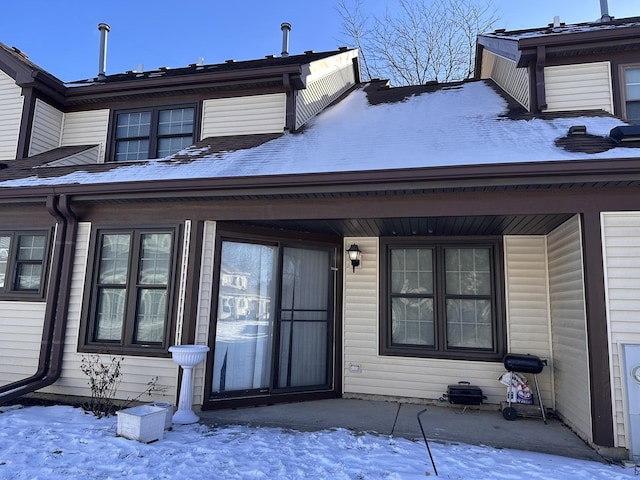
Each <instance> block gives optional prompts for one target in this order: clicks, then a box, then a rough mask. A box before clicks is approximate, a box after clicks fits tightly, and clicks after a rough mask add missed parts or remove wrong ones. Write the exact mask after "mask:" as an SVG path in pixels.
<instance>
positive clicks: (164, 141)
mask: <svg viewBox="0 0 640 480" xmlns="http://www.w3.org/2000/svg"><path fill="white" fill-rule="evenodd" d="M195 111H196V109H195V106H193V105H191V106H180V107H163V108H150V109H142V110H129V111H121V112H116V114H115V126H114V140H113V145H112V155H111V158H112V160H113V161H116V162H125V161H131V160H146V159H149V158H163V157H167V156H169V155H172V154H174V153H176V152H178V151H180V150H182V149H183V148H186V147H188V146H189V145H192V144H193V142H194V138H195V130H194V127H195Z"/></svg>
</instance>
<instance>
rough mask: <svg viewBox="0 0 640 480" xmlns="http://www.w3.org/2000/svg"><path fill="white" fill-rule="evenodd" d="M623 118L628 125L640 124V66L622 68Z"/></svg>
mask: <svg viewBox="0 0 640 480" xmlns="http://www.w3.org/2000/svg"><path fill="white" fill-rule="evenodd" d="M622 71H623V74H624V75H623V76H624V79H623V81H624V107H625V115H624V117H625V118H626V120H627V121H628V122H629V123H632V124H634V125H637V124H640V65H636V66H628V67H623V69H622Z"/></svg>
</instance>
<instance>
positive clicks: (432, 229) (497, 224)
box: [243, 214, 572, 237]
mask: <svg viewBox="0 0 640 480" xmlns="http://www.w3.org/2000/svg"><path fill="white" fill-rule="evenodd" d="M570 217H572V215H570V214H562V215H493V216H466V217H410V218H354V219H341V220H273V221H272V220H269V221H266V220H255V221H251V222H243V223H244V224H245V225H247V224H249V225H253V226H259V227H266V228H276V229H285V230H293V231H302V232H309V233H322V234H330V235H338V236H341V237H377V236H381V237H387V236H388V237H391V236H414V235H415V236H422V235H424V236H429V235H433V236H470V235H479V236H485V235H545V234H548V233H549V232H551V231H552V230H553V229H554V228H556V227H557V226H559V225H561V224H562V223H564V222H565V221H566V220H568V219H569V218H570Z"/></svg>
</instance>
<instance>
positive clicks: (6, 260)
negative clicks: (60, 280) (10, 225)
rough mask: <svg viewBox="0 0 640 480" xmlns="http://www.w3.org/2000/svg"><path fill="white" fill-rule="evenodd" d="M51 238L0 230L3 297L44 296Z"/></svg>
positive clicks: (0, 281)
mask: <svg viewBox="0 0 640 480" xmlns="http://www.w3.org/2000/svg"><path fill="white" fill-rule="evenodd" d="M48 245H49V235H48V233H47V232H44V231H38V232H28V231H26V232H7V231H0V295H15V296H25V295H30V296H32V295H35V296H39V297H41V296H43V294H44V278H45V271H46V259H47V254H48Z"/></svg>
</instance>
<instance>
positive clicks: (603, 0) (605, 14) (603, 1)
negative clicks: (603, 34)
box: [600, 0, 611, 22]
mask: <svg viewBox="0 0 640 480" xmlns="http://www.w3.org/2000/svg"><path fill="white" fill-rule="evenodd" d="M600 14H601V15H602V16H601V17H600V21H601V22H610V21H611V16H610V15H609V4H608V2H607V0H600Z"/></svg>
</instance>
